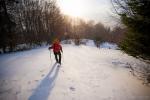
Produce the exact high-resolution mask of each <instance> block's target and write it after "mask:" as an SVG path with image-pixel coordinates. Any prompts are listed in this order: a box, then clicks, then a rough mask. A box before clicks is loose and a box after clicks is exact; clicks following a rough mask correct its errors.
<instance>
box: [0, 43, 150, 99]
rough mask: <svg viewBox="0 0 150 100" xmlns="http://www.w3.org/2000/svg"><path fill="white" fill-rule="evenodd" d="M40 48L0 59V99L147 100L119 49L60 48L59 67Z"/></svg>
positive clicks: (129, 59) (131, 60) (146, 89)
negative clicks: (61, 53)
mask: <svg viewBox="0 0 150 100" xmlns="http://www.w3.org/2000/svg"><path fill="white" fill-rule="evenodd" d="M47 48H48V47H43V48H39V49H34V50H30V51H24V52H18V53H11V54H3V55H1V56H0V86H1V87H0V100H150V88H149V87H147V86H145V85H143V84H142V82H141V81H139V80H137V78H136V77H133V76H132V75H131V73H130V72H129V69H127V68H126V66H127V65H126V63H135V64H136V63H139V61H138V60H137V59H135V58H133V57H131V56H128V55H126V54H124V53H122V52H121V51H119V50H112V49H98V48H96V47H94V46H93V47H91V46H83V45H81V46H72V45H63V51H64V52H63V57H62V58H63V60H62V65H61V66H60V67H58V65H57V64H55V60H54V55H53V53H51V59H50V52H49V51H48V49H47Z"/></svg>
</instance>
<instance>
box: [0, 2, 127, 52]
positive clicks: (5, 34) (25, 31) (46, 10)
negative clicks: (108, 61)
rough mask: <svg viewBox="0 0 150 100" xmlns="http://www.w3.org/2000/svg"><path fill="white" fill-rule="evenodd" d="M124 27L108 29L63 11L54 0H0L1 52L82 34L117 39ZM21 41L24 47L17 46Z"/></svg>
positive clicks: (87, 37)
mask: <svg viewBox="0 0 150 100" xmlns="http://www.w3.org/2000/svg"><path fill="white" fill-rule="evenodd" d="M124 32H125V29H123V28H121V27H116V28H114V29H110V28H109V27H106V26H104V25H103V24H102V23H100V22H97V23H95V22H94V21H84V20H83V19H80V18H72V17H69V16H66V15H63V14H62V13H61V12H60V9H59V7H58V6H57V4H56V0H19V1H18V0H0V49H1V53H6V52H12V51H17V50H22V49H28V48H31V47H33V46H40V45H42V43H45V44H50V43H51V42H52V41H53V39H54V37H57V38H59V39H61V40H63V39H75V40H76V43H77V44H79V40H80V39H82V38H86V39H93V40H95V43H97V44H99V43H100V42H103V41H109V42H116V43H119V42H120V41H121V40H122V38H123V34H124ZM20 45H25V48H18V46H20Z"/></svg>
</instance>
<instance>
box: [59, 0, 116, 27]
mask: <svg viewBox="0 0 150 100" xmlns="http://www.w3.org/2000/svg"><path fill="white" fill-rule="evenodd" d="M57 3H58V6H59V7H60V9H61V12H62V13H64V14H66V15H69V16H72V17H79V18H82V19H85V20H94V21H95V22H99V21H100V22H101V23H103V24H104V25H106V26H110V27H112V26H114V24H116V22H115V21H114V20H113V19H112V15H113V13H112V12H113V9H112V4H111V2H110V0H57Z"/></svg>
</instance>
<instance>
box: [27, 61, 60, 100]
mask: <svg viewBox="0 0 150 100" xmlns="http://www.w3.org/2000/svg"><path fill="white" fill-rule="evenodd" d="M58 72H59V68H58V67H57V63H55V64H54V65H53V67H52V69H51V70H50V72H49V73H48V74H47V76H46V77H45V78H44V79H43V80H42V81H41V83H40V84H39V86H38V87H37V88H36V89H35V91H34V92H33V93H32V95H31V96H30V97H29V99H28V100H47V99H48V96H49V95H50V92H51V90H52V89H53V87H54V85H55V79H56V77H57V75H58Z"/></svg>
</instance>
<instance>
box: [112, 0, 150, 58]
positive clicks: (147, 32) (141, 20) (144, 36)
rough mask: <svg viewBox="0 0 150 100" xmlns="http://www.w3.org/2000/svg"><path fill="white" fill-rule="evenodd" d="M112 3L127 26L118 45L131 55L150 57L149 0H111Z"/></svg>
mask: <svg viewBox="0 0 150 100" xmlns="http://www.w3.org/2000/svg"><path fill="white" fill-rule="evenodd" d="M113 3H114V6H115V8H117V9H116V11H117V13H118V15H119V16H120V17H121V21H122V22H123V24H125V26H127V33H126V37H125V39H124V40H123V42H122V43H121V44H120V47H121V48H122V50H124V51H125V52H127V53H128V54H130V55H132V56H135V57H141V58H144V59H150V0H113Z"/></svg>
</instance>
